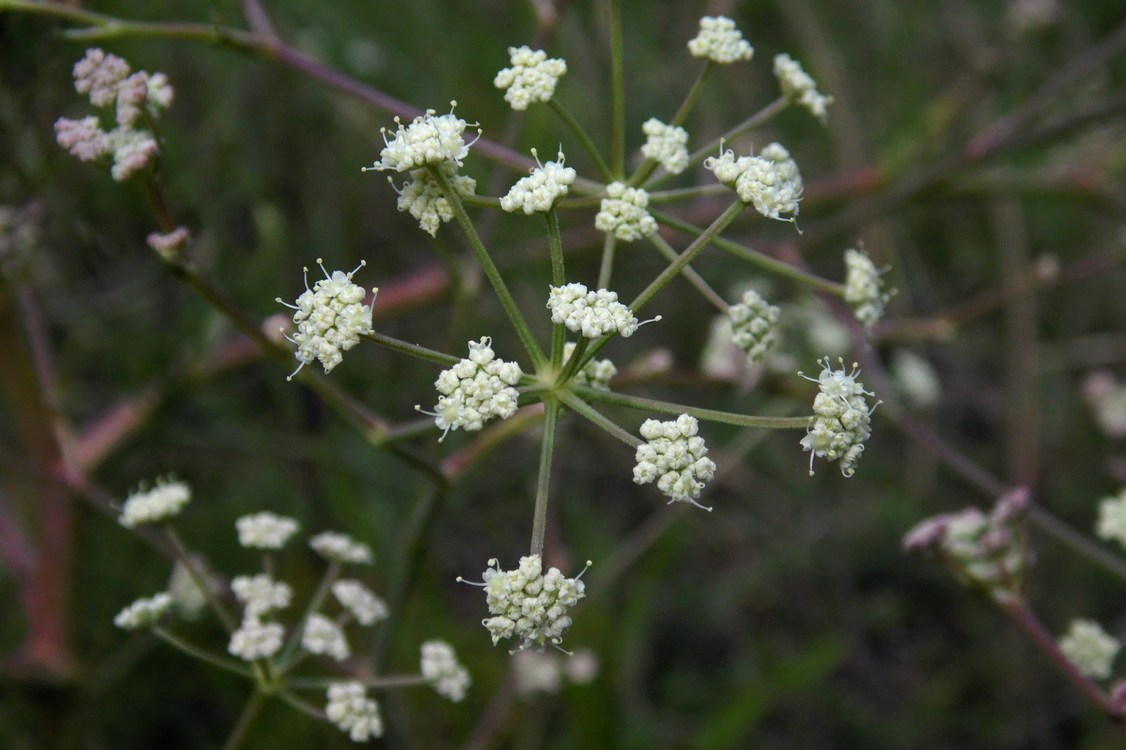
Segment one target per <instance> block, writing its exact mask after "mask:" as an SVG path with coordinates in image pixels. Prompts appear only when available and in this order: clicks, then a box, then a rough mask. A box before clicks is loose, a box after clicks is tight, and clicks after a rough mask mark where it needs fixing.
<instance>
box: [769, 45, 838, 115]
mask: <svg viewBox="0 0 1126 750" xmlns="http://www.w3.org/2000/svg"><path fill="white" fill-rule="evenodd" d="M774 75H775V76H776V77H777V78H778V85H779V86H780V87H781V89H782V96H784V97H786V100H787V101H789V102H790V103H791V104H796V105H798V106H799V107H804V108H805V109H808V110H809V111H810V113H812V114H813V116H814V117H816V118H817V119H818V120H820V121H821V122H822V123H824V122H826V121H827V120H828V119H829V105H830V104H832V103H833V97H831V96H826V95H824V94H822V93H820V92H818V91H817V82H816V81H814V80H813V78H811V77H810V75H809V74H808V73H806V72H805V69H804V68H802V66H801V63H799V62H798V61H797V60H795V59H793V58H792V57H790V56H789V55H787V54H781V55H775V56H774Z"/></svg>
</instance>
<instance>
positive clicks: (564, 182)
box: [500, 148, 577, 215]
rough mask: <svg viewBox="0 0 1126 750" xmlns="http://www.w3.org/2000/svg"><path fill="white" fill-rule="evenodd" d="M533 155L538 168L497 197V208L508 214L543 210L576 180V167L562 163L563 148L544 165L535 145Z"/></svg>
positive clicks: (563, 194) (555, 201) (552, 204)
mask: <svg viewBox="0 0 1126 750" xmlns="http://www.w3.org/2000/svg"><path fill="white" fill-rule="evenodd" d="M532 156H533V157H534V158H535V160H536V164H539V167H537V168H536V169H533V170H532V173H531V175H530V176H528V177H521V178H520V179H519V180H517V181H516V184H515V185H513V186H512V189H511V190H509V191H508V193H507V194H506V195H505V196H504V197H502V198H501V199H500V207H501V208H503V209H504V210H505V211H508V212H509V213H512V214H514V213H519V212H521V211H522V212H524V213H525V214H527V215H531V214H533V213H536V212H537V211H539V212H541V213H546V212H548V211H550V210H551V208H552V206H554V205H555V204H556V203H557V202H558V201H559V200H561V199H562V198H563V197H565V196H566V195H567V192H568V190H570V188H571V185H572V184H573V183H574V182H575V177H576V176H577V175H576V173H575V170H574V169H572V168H571V167H565V166H563V163H564V158H563V151H562V149H560V151H559V154H558V156H556V157H555V158H556V159H558V161H549V162H548V163H547V164H540V157H539V154H538V153H537V152H536V150H535V149H534V148H533V149H532Z"/></svg>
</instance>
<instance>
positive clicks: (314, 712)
mask: <svg viewBox="0 0 1126 750" xmlns="http://www.w3.org/2000/svg"><path fill="white" fill-rule="evenodd" d="M326 682H328V683H330V684H331V683H332V682H334V680H326ZM335 682H339V680H335ZM327 687H328V686H327V685H326V686H325V688H326V689H327ZM275 695H277V696H278V698H280V699H281V700H282V702H284V703H285V704H286V705H288V706H292V707H293V708H294V709H296V710H297V711H299V712H301V713H303V714H305V715H306V716H308V717H309V718H312V719H317V720H318V721H324V718H325V715H324V711H322V710H321V709H319V708H317V707H316V706H314V705H312V704H310V703H306V702H305V701H303V700H301V699H300V698H298V697H297V696H296V695H294V694H293V693H292V692H290V691H289V690H279V691H278V692H277V693H275Z"/></svg>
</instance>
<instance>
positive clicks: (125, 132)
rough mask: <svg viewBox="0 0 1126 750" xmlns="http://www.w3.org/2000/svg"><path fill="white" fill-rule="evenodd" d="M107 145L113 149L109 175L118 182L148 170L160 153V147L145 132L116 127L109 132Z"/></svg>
mask: <svg viewBox="0 0 1126 750" xmlns="http://www.w3.org/2000/svg"><path fill="white" fill-rule="evenodd" d="M108 138H109V140H108V143H109V145H110V147H111V148H112V149H113V166H112V167H111V168H110V175H111V176H112V177H113V179H115V180H117V181H118V182H122V181H124V180H127V179H129V178H130V177H132V176H133V175H135V174H136V173H138V172H141V171H143V170H145V169H147V168H148V166H149V165H150V164H152V162H153V161H155V160H156V157H157V154H159V153H160V146H158V145H157V143H156V139H155V138H153V136H152V133H150V132H149V131H147V130H133V128H131V127H124V126H123V127H117V128H114V129H113V130H111V131H110V132H109V136H108Z"/></svg>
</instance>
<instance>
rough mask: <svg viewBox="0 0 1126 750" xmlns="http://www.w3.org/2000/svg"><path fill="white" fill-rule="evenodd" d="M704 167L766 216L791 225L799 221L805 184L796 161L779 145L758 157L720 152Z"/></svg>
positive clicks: (769, 148)
mask: <svg viewBox="0 0 1126 750" xmlns="http://www.w3.org/2000/svg"><path fill="white" fill-rule="evenodd" d="M704 167H705V168H707V169H710V170H711V171H712V172H713V173H714V174H715V177H716V179H717V180H719V181H720V182H722V183H723V184H724V185H727V186H728V187H731V188H734V190H735V192H736V193H738V195H739V198H740V200H742V201H743V202H744V203H749V204H751V205H753V206H754V207H755V210H756V211H758V212H759V213H760V214H762V215H763V216H765V217H767V218H770V219H778V220H780V221H791V222H792V221H794V219H795V218H797V215H798V203H799V202H800V201H801V197H802V191H803V190H804V185H803V183H802V177H801V172H799V171H798V165H797V162H795V161H794V160H793V159H792V158H791V157H790V152H789V151H787V150H786V148H785V147H784V146H782V145H781V144H780V143H771V144H770V145H768V146H767V147H766V148H764V149H763V150H762V151H761V152H759V155H758V156H741V157H738V158H736V157H735V152H733V151H731V150H730V149H728V150H727V151H721V152H720V155H719V156H718V157H714V156H710V157H708V158H707V159H705V160H704ZM782 214H790V217H789V218H783V217H782Z"/></svg>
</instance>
